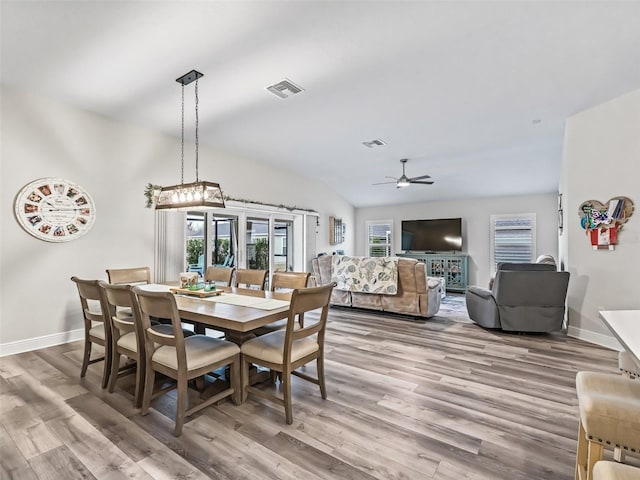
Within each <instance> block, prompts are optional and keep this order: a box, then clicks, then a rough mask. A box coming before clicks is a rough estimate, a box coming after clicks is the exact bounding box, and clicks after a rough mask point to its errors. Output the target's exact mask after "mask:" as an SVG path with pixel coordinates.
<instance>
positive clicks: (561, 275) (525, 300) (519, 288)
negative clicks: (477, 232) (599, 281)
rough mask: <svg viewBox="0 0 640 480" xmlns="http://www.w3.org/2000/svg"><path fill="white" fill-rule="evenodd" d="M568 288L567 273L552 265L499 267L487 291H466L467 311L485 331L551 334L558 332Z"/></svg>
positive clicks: (477, 289) (478, 289) (476, 288)
mask: <svg viewBox="0 0 640 480" xmlns="http://www.w3.org/2000/svg"><path fill="white" fill-rule="evenodd" d="M511 266H514V268H513V269H511ZM528 266H531V268H530V269H528V268H527V267H528ZM568 286H569V272H557V271H555V267H554V266H552V265H542V264H501V265H499V266H498V272H497V273H496V278H495V282H494V283H493V287H492V289H491V290H488V289H486V288H482V287H469V288H468V289H467V292H466V301H467V311H468V312H469V318H470V319H471V320H473V321H474V322H476V323H477V324H478V325H480V326H482V327H485V328H498V329H502V330H507V331H516V332H552V331H555V330H560V329H562V322H563V320H564V313H565V299H566V296H567V288H568Z"/></svg>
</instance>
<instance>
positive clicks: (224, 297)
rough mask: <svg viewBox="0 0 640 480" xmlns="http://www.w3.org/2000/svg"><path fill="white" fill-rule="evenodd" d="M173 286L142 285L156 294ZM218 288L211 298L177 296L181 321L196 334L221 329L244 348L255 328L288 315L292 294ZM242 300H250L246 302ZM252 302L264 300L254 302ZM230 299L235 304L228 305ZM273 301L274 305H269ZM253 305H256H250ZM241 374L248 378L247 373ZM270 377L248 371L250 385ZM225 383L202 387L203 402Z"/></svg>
mask: <svg viewBox="0 0 640 480" xmlns="http://www.w3.org/2000/svg"><path fill="white" fill-rule="evenodd" d="M172 287H173V288H175V287H177V283H174V282H167V283H164V284H148V285H146V286H143V288H145V289H148V290H153V291H171V288H172ZM218 289H219V291H218V292H216V293H217V294H219V295H211V296H209V297H207V298H200V297H199V296H198V293H197V292H193V293H194V294H193V295H190V294H182V293H178V294H176V295H175V299H176V305H177V307H178V311H179V313H180V318H181V319H182V320H184V321H188V322H192V323H194V325H195V326H196V331H198V330H200V329H202V327H211V328H212V329H217V330H222V331H224V333H225V338H226V339H227V340H229V341H231V342H233V343H235V344H237V345H242V344H243V343H244V342H245V341H247V340H250V339H252V338H255V335H254V334H253V333H252V331H253V330H255V329H256V328H259V327H263V326H265V325H267V324H269V323H272V322H275V321H277V320H281V319H284V318H287V317H288V316H289V310H290V300H291V293H290V292H270V291H263V290H252V289H246V288H237V287H218ZM174 293H175V292H174ZM243 298H244V299H246V300H247V301H246V302H243V301H242V300H243ZM253 299H255V300H264V301H263V302H260V301H258V302H252V301H251V300H253ZM230 300H233V302H232V303H227V302H228V301H230ZM271 300H274V301H275V302H270V301H271ZM243 303H245V304H243ZM251 303H254V304H256V305H254V306H251V305H247V304H251ZM274 304H275V305H274ZM201 333H204V332H201ZM227 374H228V372H227ZM241 374H242V375H246V372H242V373H241ZM225 376H226V374H225ZM227 378H228V377H227ZM269 378H270V375H269V372H268V371H258V369H257V368H256V367H255V366H252V367H251V368H250V370H249V384H252V385H253V384H255V383H259V382H263V381H266V380H268V379H269ZM225 383H226V382H220V381H216V382H214V383H213V384H211V385H209V386H207V387H202V392H201V397H202V398H203V399H204V398H208V397H210V396H212V395H215V394H216V393H217V392H218V391H220V390H221V389H224V388H226V387H225V386H224V384H225Z"/></svg>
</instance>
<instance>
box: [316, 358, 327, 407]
mask: <svg viewBox="0 0 640 480" xmlns="http://www.w3.org/2000/svg"><path fill="white" fill-rule="evenodd" d="M316 369H317V371H318V384H319V385H320V396H321V397H322V399H323V400H326V399H327V387H326V385H325V383H324V356H323V355H320V356H319V357H318V358H317V359H316Z"/></svg>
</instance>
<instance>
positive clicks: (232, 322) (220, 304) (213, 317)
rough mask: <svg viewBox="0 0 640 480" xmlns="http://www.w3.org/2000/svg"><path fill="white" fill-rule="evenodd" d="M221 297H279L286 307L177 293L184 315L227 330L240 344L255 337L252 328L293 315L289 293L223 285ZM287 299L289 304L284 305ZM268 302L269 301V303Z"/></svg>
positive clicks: (181, 316)
mask: <svg viewBox="0 0 640 480" xmlns="http://www.w3.org/2000/svg"><path fill="white" fill-rule="evenodd" d="M219 288H220V290H221V292H222V293H221V296H225V295H227V296H229V295H233V296H246V297H251V298H262V299H265V300H278V301H280V302H278V303H282V306H279V307H276V308H269V309H265V308H260V307H255V306H247V305H238V304H229V303H224V300H225V299H224V298H220V299H219V300H220V301H216V300H218V299H216V298H215V297H209V298H198V297H195V296H189V295H176V304H177V306H178V310H179V312H180V318H182V319H184V320H188V321H191V322H194V323H198V324H200V325H203V326H205V327H211V328H213V329H218V330H222V331H224V332H226V338H227V340H229V341H232V342H234V343H236V344H238V345H242V343H244V341H246V340H248V339H251V338H254V336H255V335H253V333H251V332H252V330H255V329H256V328H258V327H263V326H265V325H267V324H269V323H272V322H275V321H277V320H281V319H283V318H287V317H288V316H289V308H290V305H289V301H290V300H291V293H289V292H269V291H262V290H251V289H246V288H236V287H219ZM284 302H286V305H285V304H284ZM265 303H268V302H265Z"/></svg>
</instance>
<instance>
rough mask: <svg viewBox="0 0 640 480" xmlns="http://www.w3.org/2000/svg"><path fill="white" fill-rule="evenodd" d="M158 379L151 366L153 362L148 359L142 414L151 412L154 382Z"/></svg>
mask: <svg viewBox="0 0 640 480" xmlns="http://www.w3.org/2000/svg"><path fill="white" fill-rule="evenodd" d="M155 380H156V372H155V371H154V370H153V369H152V368H151V362H150V361H149V360H148V359H147V368H146V369H145V372H144V393H143V395H142V411H141V412H140V413H141V414H142V415H146V414H147V413H149V405H150V404H151V396H152V395H153V384H154V383H155Z"/></svg>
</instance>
